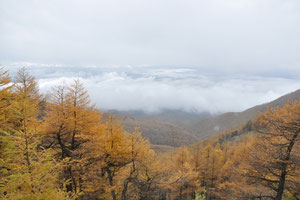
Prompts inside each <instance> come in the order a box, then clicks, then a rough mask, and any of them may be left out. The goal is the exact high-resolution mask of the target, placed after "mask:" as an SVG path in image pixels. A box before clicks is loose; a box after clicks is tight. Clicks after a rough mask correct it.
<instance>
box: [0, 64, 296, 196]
mask: <svg viewBox="0 0 300 200" xmlns="http://www.w3.org/2000/svg"><path fill="white" fill-rule="evenodd" d="M13 80H14V82H12V81H11V78H10V77H9V74H8V72H7V71H5V70H3V69H1V71H0V199H9V200H17V199H20V200H23V199H25V200H26V199H28V200H31V199H39V200H43V199H49V200H52V199H57V200H60V199H61V200H67V199H82V200H85V199H86V200H87V199H95V200H104V199H108V200H109V199H112V200H119V199H121V200H126V199H130V200H135V199H136V200H138V199H141V200H142V199H143V200H152V199H157V200H167V199H178V200H185V199H187V200H188V199H191V200H192V199H195V200H196V199H197V200H198V199H276V200H279V199H299V198H300V190H299V188H300V176H299V173H300V171H299V170H300V168H299V167H300V163H299V160H300V157H299V156H300V146H299V131H300V102H299V101H296V102H291V104H287V105H286V106H284V107H282V108H277V109H269V110H267V111H266V112H265V113H263V114H261V115H260V116H258V117H257V118H256V119H255V120H254V121H252V122H248V123H247V124H244V125H241V127H238V128H237V129H236V130H234V131H231V132H230V131H229V132H226V133H221V134H219V135H217V136H214V137H211V138H208V139H205V140H202V141H199V142H197V143H195V144H194V145H191V146H188V147H180V148H178V149H177V150H175V151H172V152H170V153H165V154H159V155H157V154H156V153H155V152H154V151H153V150H152V149H151V148H150V143H149V141H148V140H147V139H145V138H144V137H143V136H142V133H141V131H140V130H139V128H138V127H136V128H135V129H134V130H132V131H126V130H125V129H124V128H123V127H122V125H121V124H120V122H119V121H118V120H117V119H116V118H115V116H114V115H112V114H109V115H108V114H103V113H101V112H100V111H99V110H97V108H96V107H95V105H93V104H91V100H90V97H89V95H88V91H87V90H86V89H85V88H84V86H83V84H82V83H81V82H80V80H79V79H76V80H74V82H73V83H72V84H70V85H66V84H62V85H58V86H55V87H54V88H53V89H52V91H51V92H50V94H48V95H42V94H41V93H40V92H39V90H38V83H37V81H36V80H35V78H34V77H33V76H31V75H30V74H29V73H28V71H27V70H26V69H24V68H22V69H20V70H19V72H18V73H17V74H16V77H14V79H13Z"/></svg>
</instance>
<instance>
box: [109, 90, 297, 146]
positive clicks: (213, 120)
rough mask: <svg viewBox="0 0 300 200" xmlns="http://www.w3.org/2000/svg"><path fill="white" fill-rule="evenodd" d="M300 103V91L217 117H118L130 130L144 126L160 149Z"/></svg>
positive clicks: (175, 114)
mask: <svg viewBox="0 0 300 200" xmlns="http://www.w3.org/2000/svg"><path fill="white" fill-rule="evenodd" d="M295 100H300V89H299V90H297V91H295V92H292V93H289V94H286V95H284V96H282V97H280V98H278V99H276V100H274V101H271V102H269V103H265V104H262V105H258V106H254V107H252V108H249V109H247V110H245V111H242V112H228V113H224V114H221V115H217V116H210V115H209V114H207V113H201V114H196V113H191V114H188V113H185V112H180V111H169V110H168V111H166V112H164V113H159V114H157V113H156V114H152V115H151V114H148V115H147V114H144V113H142V112H117V111H115V116H116V117H117V118H118V119H119V120H120V121H121V123H122V124H123V126H124V128H125V129H126V130H133V129H134V128H135V127H136V126H138V127H140V130H141V132H142V134H143V136H144V137H145V138H147V139H149V141H150V142H151V144H153V146H156V147H157V148H159V145H161V146H162V147H163V148H164V149H166V147H167V146H169V147H179V146H182V145H189V144H192V143H194V142H196V141H197V140H200V139H203V138H206V137H209V136H213V135H216V134H217V133H219V132H222V131H226V130H229V129H232V128H234V127H237V126H239V125H241V124H244V123H246V122H248V121H249V120H252V119H254V118H255V117H256V116H257V115H259V114H260V113H262V112H264V111H265V110H266V109H267V108H268V107H270V108H275V107H278V106H279V107H282V106H283V105H285V104H286V103H289V102H293V101H295Z"/></svg>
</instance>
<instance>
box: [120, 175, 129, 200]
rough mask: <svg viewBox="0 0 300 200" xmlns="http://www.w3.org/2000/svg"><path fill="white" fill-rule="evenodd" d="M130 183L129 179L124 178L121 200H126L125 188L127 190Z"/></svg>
mask: <svg viewBox="0 0 300 200" xmlns="http://www.w3.org/2000/svg"><path fill="white" fill-rule="evenodd" d="M129 182H130V179H129V178H126V179H125V180H124V188H123V191H122V198H121V199H122V200H126V192H127V188H128V183H129Z"/></svg>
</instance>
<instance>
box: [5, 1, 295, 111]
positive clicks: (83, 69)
mask: <svg viewBox="0 0 300 200" xmlns="http://www.w3.org/2000/svg"><path fill="white" fill-rule="evenodd" d="M299 52H300V1H299V0H151V1H149V0H51V1H46V0H26V1H20V0H0V64H2V65H3V66H5V67H7V68H10V70H11V71H12V72H13V71H14V69H15V66H23V65H27V66H29V67H30V68H32V69H34V70H33V73H36V75H37V78H39V79H41V83H43V87H44V88H47V87H48V86H49V85H51V84H53V83H55V82H57V80H61V79H62V78H66V79H70V78H74V77H75V76H80V77H82V78H83V79H84V80H85V82H86V84H87V85H88V88H89V89H94V90H96V89H97V91H98V92H99V93H101V92H102V93H105V95H103V96H104V97H103V96H101V98H100V96H95V93H93V95H94V97H93V98H94V100H95V101H97V103H98V104H101V105H102V106H103V107H106V108H117V109H126V108H128V109H129V108H130V109H140V108H143V107H146V105H149V108H150V109H149V110H157V109H161V108H172V109H173V108H174V109H178V108H179V109H186V110H193V109H196V110H199V111H203V110H209V111H211V112H220V111H221V112H223V111H229V110H235V111H237V110H241V109H244V108H247V107H249V106H253V105H256V104H258V103H263V102H264V101H269V100H272V99H274V98H276V97H279V96H280V95H283V94H285V93H287V92H291V91H293V90H295V89H298V88H299V87H300V56H299ZM54 66H56V67H55V73H50V74H48V72H49V70H50V71H51V70H53V67H54ZM95 69H96V71H95ZM178 69H179V71H177V72H175V73H174V70H175V71H176V70H178ZM180 69H184V70H188V71H180ZM189 70H190V71H189ZM153 73H156V74H153ZM170 73H172V74H170ZM192 75H195V76H192ZM111 76H113V77H114V78H113V79H112V80H114V81H112V80H111ZM174 76H175V77H174ZM178 76H180V78H178ZM105 77H106V78H107V80H106V79H105V80H104V78H105ZM99 80H102V81H99ZM121 80H122V81H121ZM203 80H206V81H207V82H205V83H203ZM49 81H51V83H50V82H49ZM46 83H47V84H48V85H47V84H46ZM93 83H95V85H93ZM207 84H208V85H209V86H207ZM116 88H117V89H118V91H119V93H116V92H115V89H116ZM176 89H178V91H176ZM126 93H128V94H131V97H132V99H131V98H130V95H128V96H127V95H126ZM134 94H135V95H138V96H139V97H141V98H140V101H138V102H134V103H133V104H132V102H133V97H135V95H134ZM200 94H201V95H200ZM118 95H119V96H120V95H121V96H122V98H116V97H117V96H118ZM179 95H181V96H183V97H182V98H181V99H180V98H179V99H176V100H173V99H174V98H178V96H179ZM257 95H260V96H259V97H257ZM243 97H247V98H243ZM116 99H117V100H116ZM191 99H192V100H191ZM235 99H238V101H239V102H240V103H238V104H237V103H230V102H234V100H235ZM172 100H173V101H172ZM221 100H223V104H221V105H218V106H217V103H219V102H220V101H221ZM170 102H172V103H170Z"/></svg>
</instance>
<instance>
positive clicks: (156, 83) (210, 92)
mask: <svg viewBox="0 0 300 200" xmlns="http://www.w3.org/2000/svg"><path fill="white" fill-rule="evenodd" d="M22 65H23V66H27V68H28V70H29V71H30V72H31V73H32V74H33V75H34V76H35V77H36V78H37V80H38V82H39V87H40V90H41V91H42V92H43V93H51V89H52V87H53V86H55V85H59V84H63V83H66V84H68V83H72V81H73V80H74V79H77V78H79V79H80V80H81V81H82V82H83V84H84V86H85V87H86V88H87V90H88V91H89V94H90V96H91V99H92V101H93V102H94V103H96V105H97V107H98V108H100V109H102V110H119V111H133V110H142V111H145V112H159V111H161V110H164V109H171V110H183V111H187V112H209V113H211V114H217V113H223V112H228V111H242V110H245V109H247V108H250V107H252V106H255V105H258V104H262V103H266V102H269V101H272V100H274V99H276V98H278V97H280V96H282V95H285V94H287V93H290V92H293V91H295V90H297V89H299V88H300V79H299V77H297V76H293V77H288V76H286V77H284V76H264V75H253V74H252V75H247V74H229V73H227V74H226V73H224V72H210V71H209V70H205V69H200V68H192V67H190V68H189V67H170V66H168V67H158V66H139V67H132V66H125V67H124V66H123V67H119V66H109V67H96V66H84V67H83V66H79V67H74V66H61V65H41V64H35V65H34V64H26V63H22ZM18 66H20V64H19V63H18V64H13V65H10V66H9V67H8V68H9V71H10V73H11V74H12V76H14V74H15V72H16V71H17V70H18V68H19V67H18Z"/></svg>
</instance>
